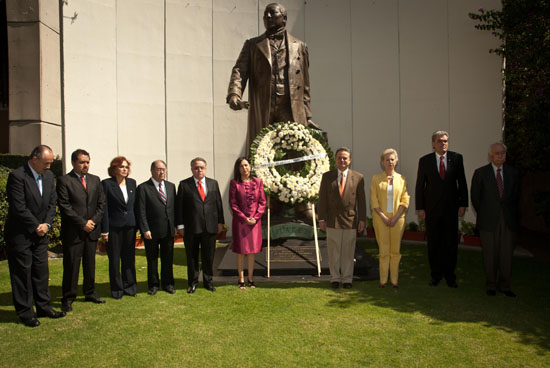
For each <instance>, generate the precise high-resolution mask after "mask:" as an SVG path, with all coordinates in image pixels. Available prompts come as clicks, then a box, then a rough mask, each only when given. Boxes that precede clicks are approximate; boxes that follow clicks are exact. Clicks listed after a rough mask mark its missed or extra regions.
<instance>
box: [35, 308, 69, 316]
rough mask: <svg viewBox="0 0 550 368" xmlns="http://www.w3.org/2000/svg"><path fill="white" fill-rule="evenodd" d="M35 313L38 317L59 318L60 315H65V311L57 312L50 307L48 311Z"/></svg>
mask: <svg viewBox="0 0 550 368" xmlns="http://www.w3.org/2000/svg"><path fill="white" fill-rule="evenodd" d="M36 315H37V316H38V317H48V318H61V317H65V316H66V315H67V313H65V312H58V311H55V310H53V309H50V310H49V311H44V312H38V313H36Z"/></svg>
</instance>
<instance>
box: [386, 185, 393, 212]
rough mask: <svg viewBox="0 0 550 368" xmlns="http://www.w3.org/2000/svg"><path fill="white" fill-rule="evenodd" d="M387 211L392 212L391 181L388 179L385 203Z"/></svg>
mask: <svg viewBox="0 0 550 368" xmlns="http://www.w3.org/2000/svg"><path fill="white" fill-rule="evenodd" d="M386 208H387V211H386V212H387V213H393V183H392V184H390V181H389V180H388V196H387V203H386Z"/></svg>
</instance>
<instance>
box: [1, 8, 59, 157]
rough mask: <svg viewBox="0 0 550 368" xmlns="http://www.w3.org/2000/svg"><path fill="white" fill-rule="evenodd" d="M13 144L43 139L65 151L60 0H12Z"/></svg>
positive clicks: (20, 146)
mask: <svg viewBox="0 0 550 368" xmlns="http://www.w3.org/2000/svg"><path fill="white" fill-rule="evenodd" d="M6 17H7V26H8V65H9V67H8V68H9V90H10V93H9V125H10V127H9V135H10V138H9V146H10V147H9V149H10V152H11V153H24V154H28V153H30V152H31V150H32V149H33V147H35V146H36V145H37V144H40V143H45V144H48V145H50V147H51V148H52V149H53V151H54V153H55V154H61V147H62V133H61V72H60V34H59V4H58V2H57V1H43V0H7V2H6Z"/></svg>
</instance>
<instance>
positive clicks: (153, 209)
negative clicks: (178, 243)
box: [137, 160, 176, 295]
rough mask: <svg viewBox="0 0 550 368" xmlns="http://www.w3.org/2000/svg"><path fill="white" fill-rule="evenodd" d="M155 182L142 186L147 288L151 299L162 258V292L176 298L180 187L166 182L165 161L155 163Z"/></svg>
mask: <svg viewBox="0 0 550 368" xmlns="http://www.w3.org/2000/svg"><path fill="white" fill-rule="evenodd" d="M151 176H152V177H151V179H149V180H147V181H146V182H144V183H141V184H140V185H139V186H138V190H137V191H138V203H137V206H138V212H137V213H138V215H137V217H138V224H139V229H140V231H141V235H142V236H143V238H144V242H145V255H146V256H147V285H148V287H149V292H148V293H149V295H155V294H156V293H157V291H158V289H159V286H160V282H159V273H158V258H159V247H160V263H161V277H160V281H161V282H162V288H163V289H164V290H165V291H166V292H168V293H170V294H174V293H175V292H176V289H174V271H173V263H174V234H175V229H176V226H175V224H176V223H175V221H174V213H175V212H174V211H175V201H176V186H175V185H174V184H173V183H171V182H169V181H166V163H165V162H164V161H162V160H157V161H153V163H151Z"/></svg>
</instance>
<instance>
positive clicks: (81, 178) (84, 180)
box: [80, 176, 88, 190]
mask: <svg viewBox="0 0 550 368" xmlns="http://www.w3.org/2000/svg"><path fill="white" fill-rule="evenodd" d="M80 182H81V183H82V186H83V187H84V190H88V188H87V187H86V179H84V176H81V177H80Z"/></svg>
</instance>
